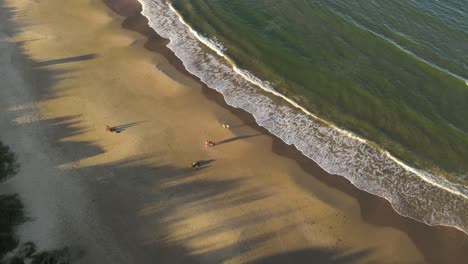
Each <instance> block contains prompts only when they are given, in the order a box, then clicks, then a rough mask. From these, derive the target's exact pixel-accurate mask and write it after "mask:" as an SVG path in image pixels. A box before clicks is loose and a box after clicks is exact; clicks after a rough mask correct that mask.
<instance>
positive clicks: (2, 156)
mask: <svg viewBox="0 0 468 264" xmlns="http://www.w3.org/2000/svg"><path fill="white" fill-rule="evenodd" d="M18 169H19V166H18V163H17V162H16V157H15V155H14V154H13V153H12V152H11V151H10V148H9V147H8V146H6V145H4V144H3V143H2V142H0V184H1V183H2V182H3V181H5V180H6V179H8V178H10V177H12V176H14V175H15V174H16V173H17V172H18ZM26 220H27V218H26V216H25V212H24V207H23V204H22V203H21V200H20V198H19V196H18V195H17V194H10V195H5V194H2V195H0V263H5V264H7V263H8V264H24V263H31V264H46V263H47V264H58V263H61V264H67V263H70V254H69V250H68V248H63V249H60V250H52V251H41V252H36V245H35V244H34V243H32V242H26V243H23V244H21V245H20V241H19V240H18V238H17V237H16V234H15V231H16V230H15V229H16V228H17V227H18V226H19V225H20V224H22V223H24V222H25V221H26ZM8 253H10V254H8ZM7 254H8V256H7Z"/></svg>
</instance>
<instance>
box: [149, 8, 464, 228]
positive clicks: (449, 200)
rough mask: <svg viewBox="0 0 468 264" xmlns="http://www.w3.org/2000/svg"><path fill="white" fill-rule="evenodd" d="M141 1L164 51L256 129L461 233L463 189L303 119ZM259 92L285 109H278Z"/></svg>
mask: <svg viewBox="0 0 468 264" xmlns="http://www.w3.org/2000/svg"><path fill="white" fill-rule="evenodd" d="M140 2H141V4H142V6H143V11H142V14H143V15H144V16H146V17H147V18H148V20H149V24H150V26H151V27H152V28H153V29H154V30H155V31H156V32H157V33H158V34H159V35H161V36H162V37H164V38H167V39H169V40H170V43H169V44H168V47H169V48H170V49H171V50H172V51H173V52H174V53H175V54H176V56H177V57H179V58H180V59H181V61H182V62H183V63H184V66H185V68H186V69H187V70H188V71H189V72H191V73H192V74H194V75H196V76H198V77H199V78H200V79H201V80H202V81H203V82H204V83H206V84H207V85H208V86H209V87H211V88H213V89H216V90H217V91H218V92H220V93H222V94H223V96H224V98H225V100H226V102H227V103H228V104H229V105H231V106H234V107H237V108H242V109H244V110H246V111H247V112H249V113H251V114H253V116H254V117H255V120H256V122H257V123H258V124H259V125H261V126H263V127H265V128H266V129H267V130H268V131H270V132H271V133H272V134H274V135H276V136H277V137H279V138H280V139H282V140H283V141H284V142H285V143H287V144H293V145H294V146H295V147H296V148H297V149H298V150H300V151H301V152H302V153H303V154H304V155H305V156H307V157H309V158H310V159H312V160H314V161H315V162H317V164H318V165H320V166H321V167H322V168H324V169H325V170H326V171H328V172H329V173H331V174H337V175H341V176H343V177H345V178H347V179H348V180H349V181H351V183H352V184H354V185H355V186H356V187H358V188H359V189H361V190H364V191H367V192H369V193H372V194H375V195H378V196H380V197H383V198H385V199H387V200H388V201H390V203H391V204H392V206H393V208H394V209H395V210H396V211H397V212H398V213H400V214H401V215H404V216H408V217H411V218H413V219H416V220H418V221H422V222H425V223H427V224H430V225H446V226H453V227H455V228H457V229H460V230H462V231H464V232H465V233H467V234H468V212H466V210H463V209H464V208H468V189H467V188H466V187H464V186H462V185H457V184H452V183H449V182H448V181H446V180H445V179H442V178H439V177H436V176H434V175H431V174H429V173H427V172H424V171H420V170H417V169H414V168H412V167H409V166H407V165H406V164H404V163H403V162H401V161H399V160H398V159H396V158H395V157H393V156H391V155H390V154H389V153H388V152H386V151H384V150H378V149H376V148H374V147H372V146H371V145H369V144H368V143H367V142H366V141H365V140H364V139H361V138H359V137H357V136H355V135H353V134H352V133H350V132H348V131H345V130H342V129H339V128H337V127H335V126H333V125H332V124H331V123H329V122H327V121H325V120H322V119H320V118H319V117H317V116H315V115H313V114H311V113H309V112H307V111H306V110H305V109H304V108H302V107H301V106H299V105H297V104H296V103H295V102H294V101H292V100H290V99H288V98H286V97H285V96H283V95H281V94H279V93H277V92H276V91H274V90H273V88H272V87H271V86H270V85H269V83H268V82H264V81H261V80H259V79H258V78H256V77H255V76H254V75H252V74H251V73H249V72H248V71H245V70H242V69H239V68H237V67H235V66H233V65H232V63H231V60H229V58H227V57H226V56H225V54H224V53H223V50H222V47H221V46H220V44H219V43H217V42H216V41H212V40H209V39H207V38H204V37H203V36H201V35H200V34H198V33H197V32H195V31H194V30H192V29H191V28H190V27H189V26H188V25H187V24H185V22H184V21H183V19H182V18H181V17H180V16H179V15H178V14H177V12H176V11H175V10H174V9H173V8H172V7H171V6H170V5H169V4H168V3H166V2H165V1H163V0H140ZM207 46H208V47H209V48H210V49H211V50H212V51H215V53H216V54H215V53H213V52H209V50H208V49H207ZM223 58H224V59H223ZM258 87H260V88H262V89H263V90H264V91H267V92H269V93H270V94H275V95H276V96H279V97H281V98H283V99H284V100H283V101H284V102H283V103H281V102H280V103H278V102H277V101H278V100H273V98H272V97H271V96H270V95H268V94H267V93H265V92H262V91H261V90H259V89H258ZM286 102H289V104H288V103H286Z"/></svg>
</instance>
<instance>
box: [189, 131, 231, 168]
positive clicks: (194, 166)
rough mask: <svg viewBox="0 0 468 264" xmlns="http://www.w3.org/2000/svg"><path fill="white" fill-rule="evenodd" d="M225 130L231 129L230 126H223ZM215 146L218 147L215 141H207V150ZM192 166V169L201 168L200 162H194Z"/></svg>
mask: <svg viewBox="0 0 468 264" xmlns="http://www.w3.org/2000/svg"><path fill="white" fill-rule="evenodd" d="M223 128H226V129H229V125H228V124H223ZM215 145H216V143H214V142H213V141H211V140H205V148H210V147H214V146H215ZM191 166H192V168H195V169H198V168H199V167H200V163H199V162H198V161H194V162H192V165H191Z"/></svg>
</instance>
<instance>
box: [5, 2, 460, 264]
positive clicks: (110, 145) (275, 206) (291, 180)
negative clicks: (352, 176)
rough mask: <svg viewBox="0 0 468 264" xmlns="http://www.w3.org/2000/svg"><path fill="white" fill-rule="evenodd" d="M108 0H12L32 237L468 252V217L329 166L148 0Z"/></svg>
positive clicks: (325, 251) (134, 250) (13, 101)
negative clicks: (181, 37) (178, 50)
mask: <svg viewBox="0 0 468 264" xmlns="http://www.w3.org/2000/svg"><path fill="white" fill-rule="evenodd" d="M105 2H106V3H107V4H109V5H111V6H112V8H113V10H114V11H113V10H112V9H110V8H109V7H108V6H106V4H105V3H104V2H102V1H100V0H73V1H63V0H48V1H32V0H14V1H13V0H0V5H1V7H0V30H1V31H0V58H1V62H2V64H1V66H0V78H1V87H0V111H1V113H2V114H1V115H0V129H1V131H2V133H1V134H0V140H2V141H4V142H5V143H7V144H9V145H10V146H11V147H12V149H13V150H14V151H15V152H16V153H17V154H18V157H19V161H20V163H21V172H20V173H19V175H18V176H16V177H15V178H13V179H12V180H10V181H9V182H8V183H7V184H6V185H4V186H3V187H2V189H1V191H2V192H7V191H8V192H19V193H20V195H21V197H22V198H23V200H24V202H25V204H26V207H27V210H28V213H29V215H30V217H31V221H29V222H28V223H27V224H25V225H24V226H23V227H21V229H20V230H19V232H20V235H21V238H22V239H23V240H24V241H25V240H32V241H35V242H37V244H38V245H39V247H40V248H60V247H63V246H69V247H71V248H72V249H74V250H75V252H79V253H80V254H77V255H76V263H179V262H184V263H185V262H203V263H205V262H206V263H219V262H231V263H245V262H267V263H285V262H288V263H466V261H467V260H468V240H467V239H466V236H465V235H464V234H463V233H461V232H458V231H456V230H454V229H452V228H444V227H428V226H426V225H424V224H421V223H418V222H415V221H413V220H410V219H407V218H403V217H400V216H398V215H397V214H396V213H394V212H393V211H392V209H391V207H390V206H389V204H388V203H387V202H386V201H385V200H382V199H380V198H377V197H374V196H371V195H369V194H367V193H364V192H362V191H359V190H357V189H356V188H354V187H353V186H352V185H351V184H349V183H348V182H347V181H346V180H344V179H342V178H341V177H338V176H334V175H329V174H327V173H325V172H324V171H323V170H321V169H320V168H319V167H318V166H316V165H315V164H314V163H313V162H312V161H309V160H307V159H306V158H304V157H303V156H302V155H301V154H300V153H299V152H298V151H296V150H295V149H293V148H292V147H290V146H287V145H285V144H284V143H282V142H280V141H278V140H277V139H275V138H274V137H272V136H271V135H269V134H268V133H267V132H266V131H265V130H264V129H262V128H260V127H258V126H256V125H255V123H254V122H253V120H252V118H251V117H250V116H249V115H248V114H246V113H244V112H242V111H240V110H236V109H233V108H230V107H228V106H226V105H225V103H224V101H223V99H222V98H221V97H220V95H218V94H216V92H214V91H212V90H210V89H209V88H207V87H204V86H203V85H202V84H201V83H200V82H198V81H197V80H196V79H195V78H193V77H192V76H190V75H189V74H188V73H187V72H186V71H184V70H183V67H182V66H181V63H180V61H178V60H177V58H175V57H174V56H173V55H172V54H171V52H170V51H169V50H168V49H167V48H165V47H164V44H165V43H166V42H165V40H162V39H160V38H159V37H158V36H156V35H155V34H154V33H152V31H151V30H150V29H149V28H148V27H147V26H146V21H145V19H144V18H143V17H141V16H139V15H138V10H139V5H137V4H136V3H135V1H130V0H128V1H122V0H108V1H105ZM117 13H120V15H119V14H117ZM121 15H122V16H121ZM125 16H128V18H126V17H125ZM122 25H123V26H124V27H125V28H126V29H122ZM128 29H132V30H128ZM136 31H138V32H139V33H138V32H136ZM141 33H143V34H141ZM148 38H149V40H148ZM145 47H146V48H145ZM150 50H152V51H150ZM155 51H156V52H155ZM155 65H157V67H155ZM223 123H229V124H230V126H231V128H230V129H229V130H227V129H224V128H223V127H222V124H223ZM106 124H108V125H111V126H117V127H118V128H120V130H121V132H120V133H109V132H106V131H105V125H106ZM205 139H210V140H213V141H215V142H219V143H222V144H219V145H217V146H215V147H214V148H209V149H205V148H204V147H203V142H204V140H205ZM194 160H199V161H201V164H202V168H201V169H199V170H197V171H195V170H193V169H191V168H189V165H190V163H191V162H192V161H194Z"/></svg>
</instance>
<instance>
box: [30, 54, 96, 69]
mask: <svg viewBox="0 0 468 264" xmlns="http://www.w3.org/2000/svg"><path fill="white" fill-rule="evenodd" d="M96 57H97V55H96V54H86V55H81V56H74V57H68V58H61V59H54V60H46V61H37V62H34V63H33V68H40V67H46V66H52V65H57V64H63V63H71V62H78V61H85V60H91V59H94V58H96Z"/></svg>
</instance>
